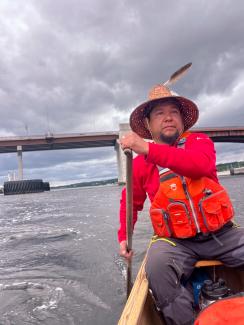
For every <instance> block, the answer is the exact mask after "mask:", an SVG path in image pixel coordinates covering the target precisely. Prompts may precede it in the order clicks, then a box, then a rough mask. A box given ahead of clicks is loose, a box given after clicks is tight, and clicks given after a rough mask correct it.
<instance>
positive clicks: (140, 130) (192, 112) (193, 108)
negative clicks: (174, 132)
mask: <svg viewBox="0 0 244 325" xmlns="http://www.w3.org/2000/svg"><path fill="white" fill-rule="evenodd" d="M162 99H165V100H169V99H175V100H176V102H177V103H178V104H179V110H180V112H181V116H182V120H183V124H184V131H186V130H188V129H190V128H191V127H192V126H193V125H194V124H195V123H196V122H197V120H198V116H199V111H198V108H197V105H196V104H195V103H193V102H192V101H191V100H189V99H187V98H184V97H181V96H179V95H177V94H175V93H174V92H172V91H171V90H169V88H167V87H166V86H165V85H156V86H154V87H153V88H152V89H151V90H150V92H149V100H148V101H146V102H145V103H143V104H141V105H139V106H138V107H137V108H136V109H135V110H134V111H133V112H132V113H131V116H130V127H131V129H132V131H134V132H136V133H137V134H138V135H139V136H140V137H142V138H143V139H152V136H151V133H150V132H149V130H148V129H147V127H146V124H145V118H146V116H147V114H149V113H150V111H149V104H150V107H151V109H152V108H153V104H155V105H156V104H157V103H158V102H159V100H160V102H162Z"/></svg>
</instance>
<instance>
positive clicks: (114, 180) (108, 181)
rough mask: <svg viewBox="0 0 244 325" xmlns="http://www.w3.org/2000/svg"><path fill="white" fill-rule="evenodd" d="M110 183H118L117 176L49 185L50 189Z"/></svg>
mask: <svg viewBox="0 0 244 325" xmlns="http://www.w3.org/2000/svg"><path fill="white" fill-rule="evenodd" d="M112 184H118V178H112V179H105V180H101V181H91V182H80V183H74V184H69V185H59V186H51V189H62V188H77V187H87V186H99V185H112Z"/></svg>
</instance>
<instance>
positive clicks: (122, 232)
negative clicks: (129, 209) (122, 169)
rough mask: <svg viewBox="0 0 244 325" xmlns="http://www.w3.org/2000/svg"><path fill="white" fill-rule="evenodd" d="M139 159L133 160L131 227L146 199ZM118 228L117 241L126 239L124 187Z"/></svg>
mask: <svg viewBox="0 0 244 325" xmlns="http://www.w3.org/2000/svg"><path fill="white" fill-rule="evenodd" d="M142 167H143V166H141V164H140V161H139V160H138V159H137V158H135V159H134V160H133V229H134V226H135V223H136V221H137V214H138V211H141V210H142V209H143V205H144V202H145V200H146V192H145V190H144V188H143V176H142V173H141V171H142V169H143V168H142ZM119 219H120V228H119V230H118V241H119V242H121V241H123V240H126V189H125V188H123V190H122V193H121V199H120V213H119Z"/></svg>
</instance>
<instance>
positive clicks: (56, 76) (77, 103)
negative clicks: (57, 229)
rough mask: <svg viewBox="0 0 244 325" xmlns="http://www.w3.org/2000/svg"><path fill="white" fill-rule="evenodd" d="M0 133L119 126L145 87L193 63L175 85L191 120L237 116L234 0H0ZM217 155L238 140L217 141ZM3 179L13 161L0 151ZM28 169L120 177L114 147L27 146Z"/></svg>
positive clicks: (240, 90)
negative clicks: (194, 110) (189, 103)
mask: <svg viewBox="0 0 244 325" xmlns="http://www.w3.org/2000/svg"><path fill="white" fill-rule="evenodd" d="M0 13H1V20H0V112H1V119H0V136H12V135H17V136H18V135H19V136H20V135H27V134H29V135H32V134H41V135H44V134H46V133H47V132H52V133H80V132H98V131H116V130H118V129H119V123H123V122H127V121H128V118H129V115H130V112H131V111H132V109H133V108H134V107H136V105H138V104H140V103H141V102H143V101H145V100H146V99H147V94H148V91H149V89H150V88H151V87H152V86H153V85H155V84H157V83H160V82H163V81H165V80H167V79H168V77H169V76H170V75H171V74H172V73H173V72H174V71H175V70H176V69H177V68H179V67H180V66H182V65H184V64H186V63H188V62H192V63H193V65H192V67H191V69H190V71H189V72H188V74H186V75H185V77H184V78H182V79H181V80H180V81H179V82H178V83H177V84H175V87H174V90H175V91H176V92H177V93H179V94H181V95H184V96H186V97H189V98H191V99H192V100H194V101H195V102H196V103H197V105H198V106H199V109H200V120H199V123H198V126H233V125H244V42H243V34H244V19H243V17H244V2H243V1H241V0H236V1H227V0H208V1H207V0H205V1H201V0H198V1H195V0H184V1H176V0H169V1H165V0H155V1H148V0H134V1H129V0H128V1H127V0H123V1H122V0H116V1H115V0H41V1H40V0H25V1H23V0H12V1H9V0H1V2H0ZM216 147H217V153H218V155H217V157H218V158H217V159H218V162H226V161H233V160H244V144H236V145H234V144H225V145H219V144H218V145H217V146H216ZM0 158H1V159H0V183H3V181H4V180H6V176H7V174H8V172H9V171H13V170H15V169H17V158H16V154H1V156H0ZM23 158H24V168H25V170H24V174H25V177H26V178H43V179H44V180H46V181H50V182H51V183H52V184H60V183H64V182H66V183H69V182H76V181H86V180H92V179H104V178H113V177H117V166H116V155H115V151H114V149H113V148H95V149H77V150H66V151H48V152H47V151H46V152H45V151H42V152H34V153H24V154H23Z"/></svg>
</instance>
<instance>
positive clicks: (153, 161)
mask: <svg viewBox="0 0 244 325" xmlns="http://www.w3.org/2000/svg"><path fill="white" fill-rule="evenodd" d="M215 164H216V155H215V149H214V144H213V142H212V141H211V139H210V138H209V137H208V136H207V135H206V134H203V133H191V134H190V135H189V136H188V137H187V140H186V143H185V146H184V149H183V148H177V147H176V146H169V145H167V144H156V143H149V153H148V155H147V156H143V155H139V156H137V157H136V158H135V159H134V160H133V226H134V225H135V223H136V221H137V213H138V211H141V210H142V209H143V205H144V202H145V200H146V197H147V195H148V197H149V199H150V201H151V202H152V201H153V198H154V196H155V194H156V193H157V190H158V187H159V173H158V168H157V165H158V166H160V167H164V168H169V169H171V170H172V171H173V172H175V173H177V174H179V175H182V176H186V177H190V178H193V179H197V178H200V177H202V176H206V177H209V178H211V179H213V180H214V181H217V182H218V178H217V171H216V165H215ZM118 240H119V242H121V241H122V240H126V191H125V188H124V189H123V190H122V194H121V200H120V228H119V230H118Z"/></svg>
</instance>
